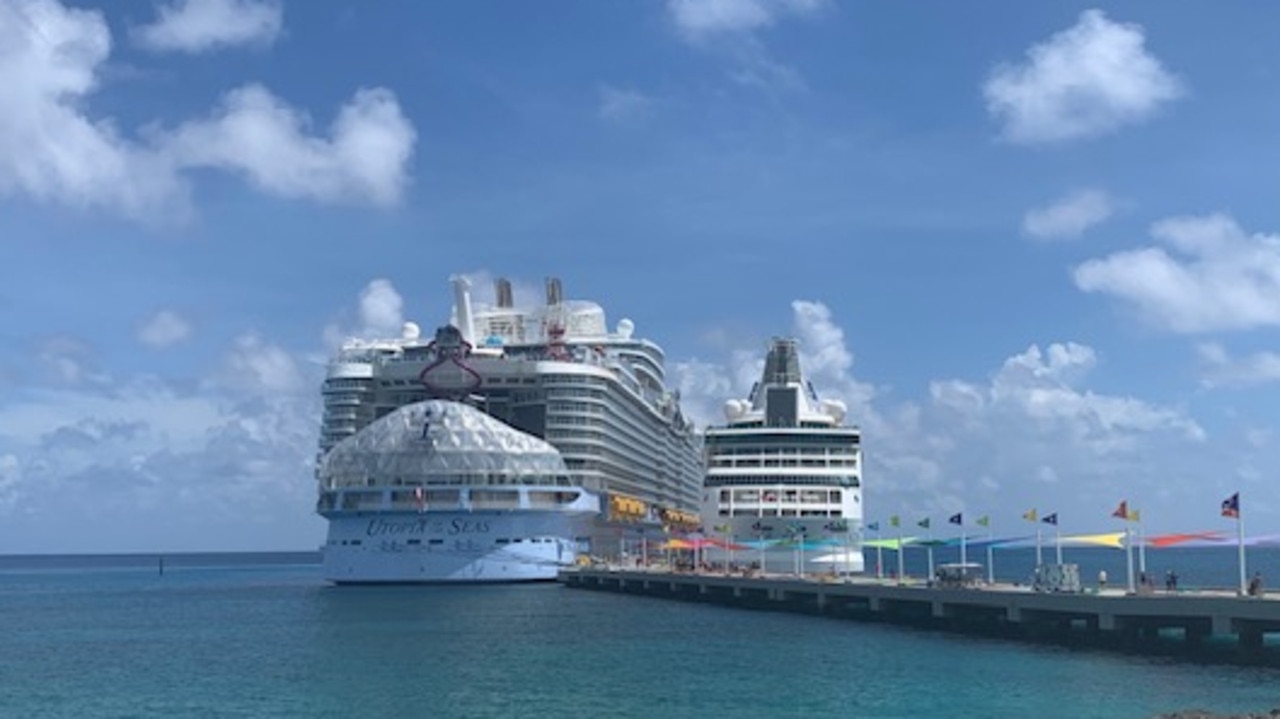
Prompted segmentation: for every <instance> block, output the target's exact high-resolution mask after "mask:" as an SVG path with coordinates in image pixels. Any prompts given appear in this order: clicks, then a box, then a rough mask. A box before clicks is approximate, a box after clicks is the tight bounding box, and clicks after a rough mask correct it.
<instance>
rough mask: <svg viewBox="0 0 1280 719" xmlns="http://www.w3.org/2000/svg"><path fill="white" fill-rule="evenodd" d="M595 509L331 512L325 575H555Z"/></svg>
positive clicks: (350, 578) (346, 578)
mask: <svg viewBox="0 0 1280 719" xmlns="http://www.w3.org/2000/svg"><path fill="white" fill-rule="evenodd" d="M595 516H596V513H593V512H576V511H564V512H558V511H522V510H516V511H475V512H435V511H429V512H422V513H418V512H361V513H358V514H355V515H347V516H331V517H329V535H328V539H327V541H326V543H325V546H324V551H323V573H324V578H325V579H326V580H327V581H329V582H332V583H334V584H414V583H422V584H436V583H467V584H475V583H497V582H532V581H548V580H554V579H555V578H556V574H557V573H558V572H559V570H560V569H561V568H563V567H567V566H572V565H573V563H574V561H575V560H576V558H577V556H578V555H579V553H581V552H583V551H585V537H586V536H587V535H588V534H589V532H590V528H591V526H592V523H593V521H594V518H595Z"/></svg>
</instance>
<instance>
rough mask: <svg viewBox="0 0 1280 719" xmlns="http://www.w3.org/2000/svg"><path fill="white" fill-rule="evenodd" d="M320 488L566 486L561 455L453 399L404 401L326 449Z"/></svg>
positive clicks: (539, 441) (549, 445)
mask: <svg viewBox="0 0 1280 719" xmlns="http://www.w3.org/2000/svg"><path fill="white" fill-rule="evenodd" d="M320 483H321V485H322V486H323V487H326V488H330V489H337V488H342V487H378V486H387V485H397V486H401V485H426V484H568V483H569V480H568V475H567V472H566V470H565V465H564V460H563V459H561V457H560V452H559V451H557V450H556V448H555V447H553V446H552V445H551V444H549V443H547V442H546V441H544V440H542V439H539V438H537V437H534V436H533V435H530V434H526V433H524V432H521V431H519V430H516V429H513V428H512V427H509V426H508V425H506V424H504V423H502V422H501V421H500V420H497V419H494V418H493V417H491V416H489V415H487V414H485V413H484V412H481V411H480V410H478V409H476V408H474V407H471V406H468V405H465V404H459V403H457V402H449V401H445V400H428V401H426V402H418V403H416V404H409V405H405V406H403V407H400V408H398V409H396V410H395V411H393V412H391V413H390V414H388V415H386V416H385V417H382V418H380V419H377V420H375V421H373V422H371V423H369V425H367V426H366V427H364V428H363V429H361V430H360V431H359V432H357V433H356V434H355V435H354V436H351V437H348V438H346V439H344V440H342V441H341V442H340V443H338V444H337V445H335V446H334V448H333V449H331V450H329V453H328V454H326V455H325V456H324V459H323V460H321V463H320Z"/></svg>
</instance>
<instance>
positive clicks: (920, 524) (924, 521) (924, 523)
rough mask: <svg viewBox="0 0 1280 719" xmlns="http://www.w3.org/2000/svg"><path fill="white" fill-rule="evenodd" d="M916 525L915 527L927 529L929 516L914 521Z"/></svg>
mask: <svg viewBox="0 0 1280 719" xmlns="http://www.w3.org/2000/svg"><path fill="white" fill-rule="evenodd" d="M916 526H917V527H923V528H924V529H928V528H929V518H928V517H925V518H924V519H922V520H920V521H919V522H916Z"/></svg>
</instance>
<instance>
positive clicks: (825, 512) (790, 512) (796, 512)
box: [716, 507, 844, 517]
mask: <svg viewBox="0 0 1280 719" xmlns="http://www.w3.org/2000/svg"><path fill="white" fill-rule="evenodd" d="M716 516H719V517H844V510H843V509H842V508H840V507H827V508H825V509H817V508H814V509H788V508H773V509H770V508H758V509H750V508H747V507H734V508H732V509H725V508H723V507H721V508H720V509H718V510H717V511H716Z"/></svg>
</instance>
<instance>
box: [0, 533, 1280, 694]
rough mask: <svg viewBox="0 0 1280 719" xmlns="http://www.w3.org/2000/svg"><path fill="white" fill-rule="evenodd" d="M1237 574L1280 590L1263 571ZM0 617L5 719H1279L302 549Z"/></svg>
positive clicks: (993, 650) (979, 661)
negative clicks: (1181, 715)
mask: <svg viewBox="0 0 1280 719" xmlns="http://www.w3.org/2000/svg"><path fill="white" fill-rule="evenodd" d="M912 554H913V553H910V552H909V553H908V556H909V557H910V556H911V555H912ZM921 554H923V552H921ZM1066 555H1067V556H1066V557H1065V558H1066V560H1067V561H1069V562H1072V561H1076V562H1079V563H1080V565H1081V567H1082V574H1084V575H1085V576H1086V577H1088V576H1091V575H1093V574H1096V570H1097V568H1098V567H1099V566H1106V567H1107V570H1108V573H1109V574H1111V576H1112V577H1113V578H1114V579H1113V580H1112V581H1113V582H1119V581H1123V577H1124V567H1125V562H1124V554H1123V552H1119V551H1116V550H1096V549H1090V550H1068V551H1067V552H1066ZM891 556H892V553H891V552H887V553H886V557H891ZM1031 556H1032V553H1031V552H1029V551H1026V550H1005V551H1003V552H999V553H997V555H996V562H997V569H1000V568H1001V567H1002V565H1003V567H1004V568H1005V569H1004V570H1003V571H1001V572H999V574H1000V576H1001V577H1002V578H1006V579H1011V578H1017V576H1016V575H1018V574H1020V573H1023V571H1024V569H1025V570H1026V571H1027V572H1029V567H1030V565H1031V562H1032V561H1033V560H1032V558H1031ZM1048 556H1050V557H1051V556H1052V548H1050V549H1049V550H1048ZM948 558H949V557H948ZM917 559H919V558H918V557H913V560H917ZM1156 560H1158V561H1156ZM935 561H938V562H941V561H946V559H944V555H943V554H942V553H939V554H938V555H937V556H935ZM1249 561H1250V564H1251V566H1256V567H1258V568H1259V569H1261V570H1262V571H1263V573H1264V575H1265V576H1272V577H1276V578H1277V579H1280V556H1278V555H1277V553H1276V552H1275V550H1251V552H1250V555H1249ZM874 562H875V552H874V551H870V552H868V567H874V566H875V565H874ZM893 562H896V560H892V561H889V560H887V563H893ZM1166 565H1169V566H1168V567H1166ZM909 566H915V563H914V562H913V563H912V564H909ZM1148 567H1149V569H1151V570H1152V571H1153V572H1154V573H1157V574H1158V576H1163V573H1164V571H1165V570H1166V568H1173V569H1175V570H1176V571H1178V572H1179V575H1180V580H1181V581H1180V584H1182V585H1183V586H1192V585H1199V586H1211V585H1221V586H1233V585H1234V581H1235V576H1236V570H1235V553H1234V551H1233V550H1229V549H1222V548H1217V549H1209V550H1159V551H1158V552H1151V553H1149V554H1148ZM1251 571H1252V570H1251ZM0 616H2V617H4V628H3V630H0V716H4V717H468V718H482V717H586V716H604V715H607V716H610V717H654V716H659V717H699V718H705V717H715V716H733V717H735V718H739V717H746V718H750V717H807V718H813V717H874V718H885V719H889V718H893V717H904V718H905V717H912V718H914V717H955V718H968V717H972V718H974V719H978V718H981V719H994V718H1003V717H1007V718H1010V719H1013V718H1018V719H1054V718H1058V717H1061V718H1062V719H1085V718H1096V719H1113V718H1114V719H1122V718H1123V719H1143V718H1146V717H1153V716H1156V715H1158V714H1160V713H1162V712H1169V711H1175V710H1182V709H1189V708H1203V709H1210V710H1215V711H1221V712H1226V711H1262V710H1266V709H1271V708H1274V707H1280V669H1278V668H1268V667H1242V666H1233V665H1219V664H1210V663H1198V662H1191V661H1186V660H1180V659H1173V658H1168V657H1144V656H1135V655H1129V654H1119V653H1111V652H1107V651H1102V650H1091V649H1090V650H1086V649H1076V648H1063V647H1056V646H1047V645H1028V644H1019V643H1014V642H1008V641H1001V640H988V639H981V638H975V637H972V636H967V635H956V634H949V633H945V632H933V631H924V630H919V629H911V628H900V627H893V626H885V625H879V624H866V623H858V622H852V621H844V620H836V619H830V618H823V617H813V616H801V615H791V614H785V613H771V612H759V611H747V610H735V609H729V608H722V607H716V606H711V605H703V604H689V603H682V602H675V601H668V600H661V599H652V598H645V597H632V596H624V595H616V594H610V593H603V592H588V591H579V590H571V589H566V588H563V587H560V586H559V585H556V584H536V585H500V586H423V587H403V586H402V587H332V586H328V585H326V584H325V583H324V582H323V581H322V580H321V578H320V572H319V566H318V565H317V563H316V556H315V554H314V553H309V552H300V553H281V554H223V555H169V556H166V557H165V558H164V572H163V574H161V573H160V571H159V557H158V556H156V555H150V556H143V555H132V556H125V557H120V556H116V557H111V556H87V557H85V556H81V557H12V556H10V557H0Z"/></svg>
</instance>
